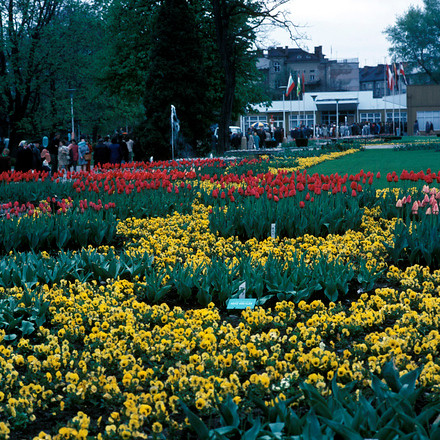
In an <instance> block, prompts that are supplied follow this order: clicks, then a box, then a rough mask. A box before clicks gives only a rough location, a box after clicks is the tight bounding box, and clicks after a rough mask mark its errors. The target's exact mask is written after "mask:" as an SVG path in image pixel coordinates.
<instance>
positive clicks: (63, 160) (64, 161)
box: [57, 141, 70, 170]
mask: <svg viewBox="0 0 440 440" xmlns="http://www.w3.org/2000/svg"><path fill="white" fill-rule="evenodd" d="M57 150H58V165H57V166H58V168H57V169H58V170H68V169H69V160H70V157H69V147H68V146H67V145H66V142H64V141H59V143H58V147H57Z"/></svg>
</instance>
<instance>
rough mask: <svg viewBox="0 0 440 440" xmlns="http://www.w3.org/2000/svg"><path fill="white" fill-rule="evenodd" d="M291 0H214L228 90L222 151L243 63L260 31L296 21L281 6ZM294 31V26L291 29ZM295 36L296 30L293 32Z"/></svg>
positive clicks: (221, 125)
mask: <svg viewBox="0 0 440 440" xmlns="http://www.w3.org/2000/svg"><path fill="white" fill-rule="evenodd" d="M287 2H288V0H271V1H259V0H210V3H211V7H212V17H213V21H214V24H215V30H216V41H217V49H218V53H219V55H220V60H221V65H222V68H223V73H224V91H223V100H222V108H221V116H220V122H219V143H218V154H220V155H222V154H223V153H224V152H225V149H226V146H227V144H228V137H229V124H230V121H231V114H232V109H233V105H234V96H235V91H236V87H237V74H238V70H239V67H240V66H242V65H246V64H247V63H246V61H245V60H246V58H249V57H252V56H253V54H252V51H251V48H252V46H253V44H254V42H255V39H256V31H257V30H259V29H261V28H262V27H263V26H264V25H266V24H271V25H276V26H282V27H285V28H286V29H288V30H289V25H292V26H293V24H292V23H291V22H290V21H289V20H287V19H286V13H285V12H284V11H281V10H280V7H281V6H282V5H284V4H285V3H287ZM289 32H290V30H289ZM291 37H293V36H292V34H291Z"/></svg>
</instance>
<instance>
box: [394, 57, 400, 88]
mask: <svg viewBox="0 0 440 440" xmlns="http://www.w3.org/2000/svg"><path fill="white" fill-rule="evenodd" d="M393 70H394V85H395V86H396V90H399V71H398V70H397V66H396V63H393Z"/></svg>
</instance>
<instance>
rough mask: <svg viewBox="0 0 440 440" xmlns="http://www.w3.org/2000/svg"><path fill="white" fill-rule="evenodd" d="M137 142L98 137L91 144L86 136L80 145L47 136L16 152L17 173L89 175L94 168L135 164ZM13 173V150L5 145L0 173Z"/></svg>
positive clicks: (20, 146)
mask: <svg viewBox="0 0 440 440" xmlns="http://www.w3.org/2000/svg"><path fill="white" fill-rule="evenodd" d="M133 144H134V141H133V140H132V139H131V138H130V137H129V136H128V135H127V134H126V133H123V134H116V135H114V136H113V137H112V138H111V139H110V137H109V136H105V137H99V139H98V142H97V143H96V144H94V145H93V144H92V143H91V142H90V140H89V139H88V137H87V136H82V137H80V139H79V141H77V140H76V139H71V140H69V141H67V140H66V139H63V138H62V137H61V135H60V134H59V133H58V134H56V135H55V136H54V137H53V138H52V139H50V140H49V139H48V138H47V136H44V137H43V139H42V142H40V140H37V139H33V140H30V141H27V140H22V141H21V142H20V143H19V144H18V146H17V149H16V154H15V166H14V169H15V170H16V171H22V172H27V171H29V170H37V171H47V172H48V173H50V174H52V173H55V172H57V171H60V170H66V171H80V170H84V171H90V168H91V163H92V159H93V164H94V165H98V164H99V165H104V164H120V163H125V162H131V161H132V160H133ZM10 169H11V157H10V146H9V145H8V144H5V145H4V146H3V147H2V149H1V152H0V172H2V171H7V170H10Z"/></svg>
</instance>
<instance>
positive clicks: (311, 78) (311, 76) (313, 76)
mask: <svg viewBox="0 0 440 440" xmlns="http://www.w3.org/2000/svg"><path fill="white" fill-rule="evenodd" d="M314 80H315V75H313V73H311V74H310V81H314Z"/></svg>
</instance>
